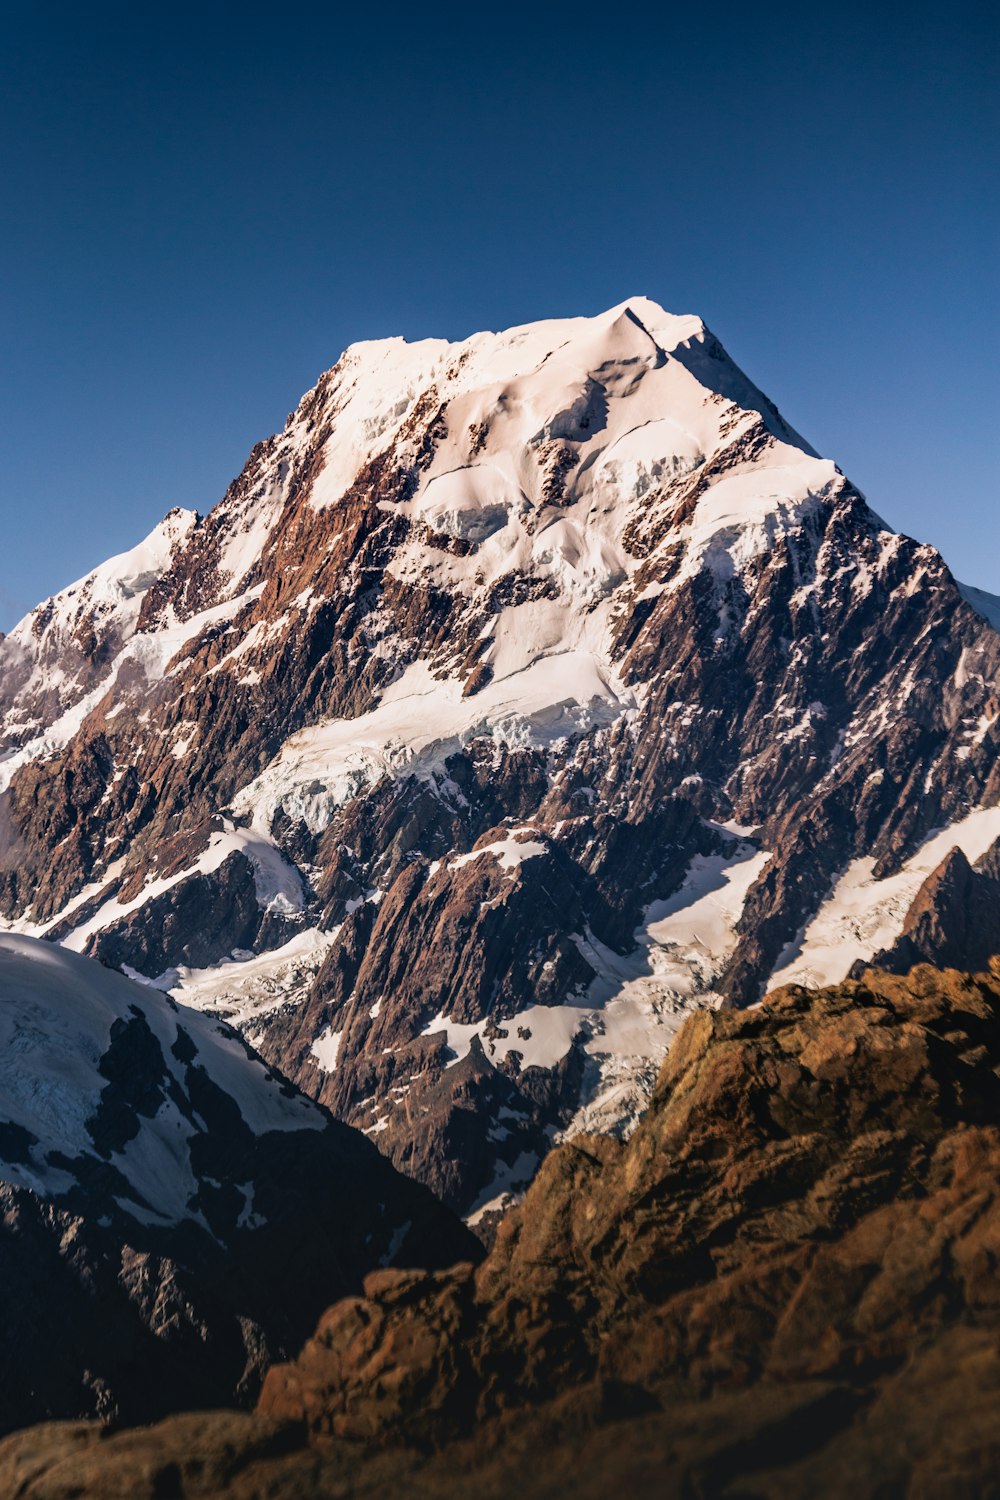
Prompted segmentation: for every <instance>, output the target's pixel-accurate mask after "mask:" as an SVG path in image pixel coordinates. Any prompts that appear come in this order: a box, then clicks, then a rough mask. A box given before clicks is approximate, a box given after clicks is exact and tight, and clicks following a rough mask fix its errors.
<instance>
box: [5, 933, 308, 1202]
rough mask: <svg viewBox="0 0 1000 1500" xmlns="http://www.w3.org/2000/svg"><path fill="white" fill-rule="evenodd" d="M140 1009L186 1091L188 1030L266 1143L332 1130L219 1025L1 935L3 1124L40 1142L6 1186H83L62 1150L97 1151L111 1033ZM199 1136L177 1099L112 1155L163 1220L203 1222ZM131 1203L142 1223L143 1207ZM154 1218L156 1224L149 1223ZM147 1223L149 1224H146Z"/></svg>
mask: <svg viewBox="0 0 1000 1500" xmlns="http://www.w3.org/2000/svg"><path fill="white" fill-rule="evenodd" d="M135 1012H139V1013H140V1014H141V1015H142V1016H143V1017H144V1018H145V1021H146V1023H147V1024H148V1026H149V1028H150V1030H151V1031H152V1032H153V1034H154V1036H155V1037H156V1038H157V1040H158V1041H159V1043H160V1047H161V1050H162V1053H163V1057H164V1060H165V1063H166V1066H167V1067H168V1068H169V1069H170V1070H171V1071H172V1072H173V1074H174V1076H175V1077H176V1078H177V1080H178V1083H179V1084H180V1085H181V1086H182V1087H183V1081H184V1071H183V1067H182V1065H181V1064H180V1063H179V1062H178V1060H177V1059H176V1058H175V1057H174V1054H173V1053H172V1051H171V1048H172V1047H173V1046H174V1044H175V1042H176V1040H177V1035H178V1028H179V1027H180V1026H183V1028H184V1030H185V1031H186V1032H187V1033H188V1035H189V1037H190V1038H191V1040H192V1041H193V1043H194V1045H195V1048H196V1053H197V1062H198V1064H199V1065H200V1066H202V1067H204V1069H205V1071H206V1072H207V1073H208V1075H209V1077H210V1078H211V1079H212V1080H213V1081H214V1082H215V1083H216V1084H217V1085H218V1086H219V1087H220V1088H222V1089H223V1090H224V1091H225V1092H226V1093H227V1094H229V1095H230V1096H231V1097H232V1098H233V1099H234V1100H235V1101H236V1103H237V1105H238V1107H239V1110H240V1113H241V1114H242V1116H243V1118H244V1120H245V1121H246V1123H247V1125H248V1126H249V1127H250V1129H251V1130H252V1131H253V1132H254V1133H255V1134H257V1135H260V1134H263V1133H265V1132H267V1131H272V1130H280V1131H287V1130H299V1129H317V1130H320V1129H323V1127H324V1116H323V1115H322V1113H321V1111H319V1110H318V1109H317V1108H316V1107H315V1106H314V1105H312V1104H311V1103H310V1102H309V1101H308V1100H306V1099H304V1098H302V1097H301V1096H298V1095H294V1096H291V1097H289V1096H286V1095H285V1094H284V1093H283V1092H282V1089H281V1087H280V1086H279V1084H278V1083H277V1082H272V1081H271V1080H270V1079H269V1076H268V1074H267V1071H266V1069H265V1068H264V1066H263V1064H262V1063H260V1062H259V1061H257V1060H256V1059H253V1058H251V1057H250V1056H249V1055H248V1054H247V1052H246V1050H245V1048H244V1047H243V1045H242V1043H241V1042H240V1041H238V1040H237V1039H236V1038H234V1037H233V1036H231V1035H229V1034H227V1033H226V1032H225V1031H224V1030H223V1029H222V1028H220V1027H219V1026H218V1025H217V1024H216V1023H214V1022H212V1021H210V1020H208V1019H206V1018H205V1017H203V1016H200V1015H199V1014H198V1013H197V1012H196V1011H190V1010H187V1009H185V1008H177V1009H172V1008H171V1006H170V1004H169V1003H168V1002H167V1001H166V1000H165V999H164V998H163V997H162V996H161V995H159V994H157V993H156V992H155V991H153V990H151V989H150V988H149V987H148V986H144V985H138V984H134V983H133V982H132V981H131V980H129V979H126V978H124V977H123V976H122V975H120V974H116V973H114V972H113V971H112V970H109V969H105V968H103V967H102V966H101V965H100V964H98V963H95V962H93V961H92V960H90V959H86V958H81V957H79V956H78V955H76V954H73V953H68V952H67V951H66V950H65V949H64V948H59V947H56V946H54V945H52V944H49V943H46V942H41V941H39V940H37V939H35V938H30V937H24V936H21V935H14V934H10V933H4V934H0V1115H2V1116H3V1118H4V1119H5V1120H7V1121H9V1122H12V1123H14V1124H16V1125H19V1126H22V1127H23V1128H24V1129H25V1130H28V1131H30V1132H31V1133H32V1135H34V1136H35V1137H37V1144H36V1145H33V1146H32V1147H31V1151H30V1156H31V1164H30V1165H28V1166H25V1165H21V1164H19V1163H17V1162H3V1161H0V1178H2V1179H3V1180H5V1181H7V1182H11V1183H13V1184H15V1185H17V1186H24V1187H30V1188H31V1189H32V1190H33V1191H35V1192H39V1193H41V1194H43V1195H47V1196H51V1195H54V1194H58V1193H61V1192H64V1191H66V1189H67V1188H68V1187H70V1186H71V1185H72V1182H73V1177H72V1174H71V1172H70V1171H69V1170H68V1169H66V1168H64V1167H53V1166H51V1165H50V1164H49V1162H48V1160H47V1158H48V1157H49V1156H50V1155H52V1154H53V1153H64V1154H65V1155H66V1156H67V1157H69V1158H73V1157H76V1156H77V1155H78V1154H79V1153H80V1152H81V1151H85V1150H87V1149H88V1148H89V1141H90V1137H89V1133H88V1131H87V1121H88V1120H89V1119H90V1118H91V1117H92V1116H93V1115H94V1113H95V1111H96V1109H97V1106H98V1102H99V1099H100V1096H101V1093H102V1091H103V1090H104V1088H105V1087H106V1085H107V1079H106V1078H104V1077H103V1075H102V1074H101V1073H100V1072H99V1065H100V1061H101V1057H102V1056H103V1054H104V1053H105V1052H106V1051H107V1049H108V1046H109V1044H110V1037H111V1028H112V1026H113V1024H114V1023H115V1022H116V1021H118V1020H128V1019H130V1017H131V1016H132V1015H133V1014H134V1013H135ZM194 1133H195V1127H193V1126H192V1124H191V1122H190V1120H189V1119H188V1118H187V1117H186V1116H184V1115H183V1114H181V1113H180V1111H179V1110H178V1109H177V1107H176V1105H175V1104H173V1102H172V1101H169V1100H168V1101H167V1102H165V1103H164V1104H162V1105H161V1107H160V1110H159V1112H158V1113H157V1114H156V1116H155V1117H154V1118H153V1119H151V1120H142V1122H141V1128H140V1130H139V1133H138V1135H137V1136H136V1137H134V1138H133V1139H132V1140H130V1141H129V1142H128V1143H127V1145H126V1146H125V1148H124V1149H123V1150H121V1151H119V1152H116V1153H114V1154H113V1155H112V1157H111V1164H112V1165H113V1166H115V1167H116V1168H117V1169H118V1170H119V1171H120V1172H122V1173H123V1175H124V1176H125V1178H126V1179H127V1180H128V1182H129V1183H130V1184H131V1185H132V1187H133V1188H134V1189H135V1191H136V1193H137V1194H138V1195H139V1196H140V1197H141V1198H143V1199H145V1200H146V1202H147V1203H148V1204H150V1205H152V1207H153V1209H154V1210H155V1216H154V1217H155V1221H156V1222H165V1221H177V1220H179V1219H182V1218H185V1217H189V1218H196V1217H197V1215H196V1214H195V1213H193V1212H192V1210H191V1209H190V1208H189V1207H188V1200H189V1199H190V1198H191V1196H192V1195H193V1194H194V1193H195V1192H196V1191H197V1188H198V1183H197V1180H196V1179H195V1177H194V1174H193V1172H192V1169H191V1165H190V1157H189V1143H190V1140H191V1137H192V1135H193V1134H194ZM120 1201H121V1205H122V1207H123V1208H126V1209H128V1211H129V1212H130V1213H133V1214H134V1215H135V1216H136V1217H141V1216H142V1214H143V1212H144V1211H143V1210H142V1209H141V1208H140V1207H139V1206H138V1205H137V1204H136V1203H134V1202H133V1201H132V1200H131V1199H127V1198H122V1199H121V1200H120ZM147 1218H148V1216H147ZM144 1222H146V1220H144Z"/></svg>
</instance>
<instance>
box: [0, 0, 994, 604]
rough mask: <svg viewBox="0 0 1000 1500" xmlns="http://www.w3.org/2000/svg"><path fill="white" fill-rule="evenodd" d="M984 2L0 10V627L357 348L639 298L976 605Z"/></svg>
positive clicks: (984, 573) (990, 407) (988, 503)
mask: <svg viewBox="0 0 1000 1500" xmlns="http://www.w3.org/2000/svg"><path fill="white" fill-rule="evenodd" d="M995 15H996V12H995V7H994V6H993V5H992V4H989V5H988V4H986V3H985V0H983V3H979V4H970V3H968V0H955V3H952V4H949V5H934V6H931V5H927V4H924V3H922V0H913V3H911V4H907V5H899V6H896V5H894V4H891V3H888V4H887V3H880V0H869V3H867V4H864V5H861V4H853V3H845V4H841V5H837V6H833V5H827V6H823V7H820V6H815V5H809V4H805V3H802V0H799V3H796V4H795V5H791V4H783V3H775V4H770V5H748V4H746V3H743V4H739V5H736V4H729V3H727V0H720V3H717V4H714V5H711V6H709V5H700V6H696V5H694V4H692V3H691V0H688V3H686V4H684V5H682V6H681V5H672V4H670V3H669V0H666V3H661V4H658V5H649V6H643V5H638V6H637V5H632V6H624V5H617V6H616V5H612V4H609V3H607V0H605V3H602V4H600V5H597V4H590V3H588V0H577V3H575V4H572V5H569V4H562V5H552V6H544V5H543V6H526V5H525V6H522V5H520V4H517V3H509V4H506V5H505V6H503V7H496V8H491V7H483V6H476V5H468V4H466V5H463V6H460V7H459V6H435V5H430V6H414V5H407V6H403V5H396V4H394V3H388V0H385V3H379V4H368V5H364V4H361V5H352V6H349V7H348V6H340V5H337V4H332V3H331V4H314V3H311V0H296V3H293V4H285V5H279V4H273V3H272V4H268V5H262V4H255V3H253V0H247V3H245V4H242V5H236V4H225V5H223V4H218V3H214V0H203V3H201V4H198V5H191V4H188V3H186V0H170V3H169V4H165V3H161V4H155V3H154V4H152V5H149V6H145V7H140V6H137V5H135V4H133V3H130V4H128V5H119V4H114V3H102V0H92V3H91V4H88V5H80V4H79V3H76V0H74V3H72V4H61V3H46V0H37V3H34V4H32V5H24V6H14V5H10V6H6V7H4V16H3V40H2V50H0V193H2V196H0V202H2V204H3V228H2V234H0V339H2V350H0V353H2V359H0V445H2V446H0V629H4V628H9V627H10V625H11V624H12V623H13V622H14V620H15V619H16V618H17V617H18V616H19V615H20V614H22V613H23V612H24V611H25V610H27V609H28V608H29V607H30V606H31V605H33V604H34V603H36V602H37V601H38V600H39V599H41V598H42V597H44V596H45V595H46V594H47V593H50V592H52V591H53V590H54V589H55V588H57V587H60V586H61V585H63V584H65V583H67V582H69V581H70V580H71V579H72V578H74V577H75V576H77V575H79V574H81V573H83V572H85V571H86V570H87V569H88V568H90V567H91V566H93V565H94V564H95V563H97V562H98V561H100V560H101V559H102V558H103V557H105V556H107V555H108V554H109V553H111V552H114V551H119V550H121V549H122V548H124V547H126V546H128V545H131V544H132V543H133V542H134V541H136V540H138V539H139V538H140V537H141V536H142V535H144V534H145V532H147V531H148V530H149V529H150V528H151V527H152V526H153V525H154V524H155V523H156V521H157V520H158V519H159V517H160V516H161V515H162V513H163V512H164V511H165V510H167V509H169V507H170V506H171V505H174V504H184V505H190V506H194V507H197V508H198V509H200V510H207V509H208V508H209V507H210V506H211V505H212V504H213V503H214V502H215V501H216V500H217V499H218V498H219V497H220V496H221V494H222V492H223V490H224V489H225V486H226V484H227V483H228V481H229V480H230V479H231V478H232V477H233V475H235V474H236V473H237V472H238V471H239V469H240V468H241V467H242V464H243V460H244V458H245V456H246V454H247V452H248V451H249V449H250V447H251V446H252V445H253V443H254V442H255V441H256V440H257V439H259V438H260V437H263V436H266V435H267V434H268V433H270V432H272V431H273V430H275V428H278V427H280V426H281V425H282V423H283V422H284V419H285V416H286V414H287V412H288V411H289V410H290V409H291V408H293V407H294V406H295V404H296V402H297V400H298V397H299V395H300V394H301V392H302V391H303V390H305V389H306V388H308V387H309V386H310V385H312V384H313V382H314V380H315V378H316V376H317V375H318V374H319V373H320V371H321V370H323V369H325V368H326V367H327V366H329V365H331V364H332V363H333V362H334V361H335V360H336V358H337V356H338V355H339V353H340V351H341V349H342V348H343V347H344V346H345V345H346V344H347V343H350V342H351V341H352V340H354V339H358V338H370V337H378V336H382V335H387V334H403V335H404V336H406V337H408V338H418V337H422V336H425V335H428V334H434V335H443V336H447V337H456V338H457V337H462V336H464V335H466V334H468V333H471V332H473V331H474V330H476V329H480V328H496V327H503V326H506V325H509V324H511V323H516V322H524V321H527V320H529V319H532V318H536V317H552V316H560V315H566V314H572V313H593V312H597V311H600V310H602V309H603V308H605V307H608V306H611V305H612V304H614V303H616V302H619V301H621V300H622V299H623V298H625V297H626V296H630V295H633V294H636V293H643V294H646V295H648V296H651V297H653V298H654V299H655V300H657V301H658V302H661V303H662V304H663V305H664V306H665V307H667V308H668V309H669V310H671V311H673V312H682V313H683V312H698V313H700V314H701V315H702V316H703V317H704V318H705V319H706V321H707V322H708V323H709V324H710V325H711V326H712V327H713V329H714V330H715V332H716V333H717V334H718V335H719V337H720V338H721V339H722V341H723V343H724V344H725V345H726V346H727V348H728V349H729V351H730V353H731V354H732V355H733V357H734V358H735V359H736V360H737V361H738V362H739V363H741V364H742V365H743V366H744V368H746V370H747V371H748V373H749V374H750V375H751V376H752V377H753V378H754V379H755V380H756V381H757V383H758V384H759V385H761V386H762V387H763V388H764V390H766V391H767V393H768V394H769V395H770V396H771V397H772V398H773V399H774V400H776V401H777V402H778V404H779V405H780V407H781V409H782V411H783V412H784V413H785V414H786V416H787V417H788V418H789V420H790V421H791V422H792V423H793V424H794V425H795V426H797V427H798V428H799V429H800V431H802V432H803V433H804V434H805V435H806V436H807V437H808V438H809V440H810V441H811V442H812V443H813V444H814V445H815V446H816V447H817V448H819V449H820V450H821V451H823V452H824V453H827V454H829V455H831V456H833V457H834V458H836V459H837V460H838V462H839V463H840V465H841V467H842V468H843V469H844V470H845V471H846V472H847V473H848V474H849V475H850V476H851V478H852V479H854V481H855V482H856V483H857V484H858V485H860V487H861V488H862V489H863V490H864V491H865V492H866V494H867V495H868V497H869V499H870V500H871V502H872V504H873V505H874V506H875V508H876V510H878V511H879V512H880V513H881V514H882V515H883V516H885V517H886V519H887V520H889V521H890V522H891V523H892V524H893V525H895V526H897V527H900V528H902V529H904V530H907V531H910V532H911V533H913V534H915V535H917V536H919V537H921V538H923V539H927V540H930V541H933V542H934V543H936V544H937V545H938V546H940V547H941V549H942V550H943V551H944V553H945V556H946V557H947V558H948V560H949V562H950V563H951V564H952V566H953V568H954V569H955V571H956V572H957V573H958V575H959V576H960V577H962V578H963V579H965V580H967V581H969V582H972V583H977V584H979V585H981V586H983V587H987V588H993V589H994V590H997V591H1000V494H998V484H997V472H998V458H1000V454H998V439H997V432H998V428H1000V422H998V405H1000V403H998V396H1000V382H998V374H997V349H998V332H1000V329H998V322H1000V317H998V298H997V285H996V283H997V269H998V249H1000V198H998V193H1000V188H998V181H1000V162H998V151H997V143H998V137H1000V130H998V126H1000V115H998V108H997V99H998V97H1000V88H998V83H1000V79H998V70H997V21H996V19H995Z"/></svg>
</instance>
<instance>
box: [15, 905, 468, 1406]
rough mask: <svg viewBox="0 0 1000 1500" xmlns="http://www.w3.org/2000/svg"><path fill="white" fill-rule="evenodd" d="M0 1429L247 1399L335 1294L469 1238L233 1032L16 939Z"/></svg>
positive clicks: (445, 1253)
mask: <svg viewBox="0 0 1000 1500" xmlns="http://www.w3.org/2000/svg"><path fill="white" fill-rule="evenodd" d="M0 1212H2V1217H3V1233H2V1234H0V1272H2V1275H0V1285H2V1289H3V1290H2V1314H3V1315H2V1318H0V1361H2V1366H3V1369H4V1370H5V1371H12V1370H16V1371H17V1379H16V1380H13V1379H10V1380H8V1379H6V1378H5V1379H4V1380H3V1381H2V1382H0V1430H3V1431H6V1430H8V1429H9V1428H11V1427H13V1426H16V1425H19V1424H21V1423H24V1422H26V1421H31V1420H36V1421H37V1420H40V1419H41V1418H43V1417H46V1416H50V1415H61V1416H67V1417H69V1416H78V1415H81V1414H87V1413H92V1414H101V1415H104V1416H111V1415H113V1414H115V1413H117V1414H119V1415H122V1416H125V1417H127V1418H129V1419H131V1420H148V1419H149V1418H150V1417H152V1416H155V1415H158V1414H162V1413H163V1412H165V1411H169V1410H171V1409H173V1408H176V1407H177V1406H178V1405H180V1404H185V1405H186V1404H188V1403H189V1402H190V1401H191V1399H192V1396H193V1398H194V1400H195V1402H196V1404H199V1405H204V1404H212V1405H215V1404H219V1403H220V1402H229V1401H232V1400H233V1399H234V1397H238V1396H243V1397H244V1398H245V1397H252V1396H253V1394H254V1392H255V1389H256V1387H257V1386H258V1385H259V1382H260V1378H261V1377H262V1375H263V1373H264V1371H265V1370H266V1368H267V1366H268V1364H269V1363H270V1361H271V1359H273V1358H274V1357H275V1356H276V1355H279V1354H281V1353H282V1352H283V1351H284V1352H293V1351H294V1350H295V1349H296V1348H297V1347H298V1344H299V1342H300V1341H301V1339H302V1338H303V1337H304V1335H305V1333H306V1332H307V1331H308V1329H309V1327H310V1324H311V1322H312V1320H313V1319H314V1318H315V1317H316V1314H317V1313H318V1311H320V1310H321V1309H322V1308H323V1307H324V1306H325V1304H326V1302H327V1301H328V1299H329V1297H330V1295H331V1292H332V1291H334V1290H337V1291H340V1292H344V1291H347V1292H351V1291H357V1290H358V1289H360V1285H361V1280H362V1276H363V1275H364V1273H365V1272H366V1271H368V1270H371V1269H373V1268H375V1267H378V1266H380V1265H385V1264H388V1263H390V1262H394V1261H395V1260H396V1259H397V1257H402V1258H403V1260H404V1261H405V1263H406V1264H407V1265H409V1264H411V1263H412V1262H413V1261H414V1260H415V1261H417V1262H420V1261H424V1262H426V1263H428V1264H432V1265H435V1264H445V1263H449V1262H450V1261H451V1260H452V1259H454V1258H455V1256H456V1255H462V1254H466V1255H467V1254H468V1253H469V1251H470V1249H474V1246H472V1245H470V1243H469V1241H470V1240H471V1236H467V1232H466V1231H464V1230H462V1228H461V1226H460V1225H459V1224H458V1223H457V1222H456V1221H454V1220H453V1219H452V1218H451V1216H450V1215H448V1214H447V1213H446V1211H444V1210H443V1209H442V1208H441V1207H440V1205H438V1204H436V1203H435V1202H434V1200H433V1198H432V1197H431V1195H430V1193H428V1192H426V1190H424V1189H421V1188H420V1187H418V1186H417V1184H415V1183H412V1182H409V1181H407V1180H406V1179H405V1178H402V1177H400V1176H399V1175H398V1174H397V1173H396V1172H394V1171H393V1170H392V1168H391V1166H390V1165H389V1163H388V1162H387V1161H386V1160H385V1159H384V1157H382V1156H381V1155H380V1154H379V1153H378V1152H377V1151H376V1150H375V1148H374V1147H373V1146H371V1145H370V1144H369V1143H368V1142H367V1141H366V1140H365V1139H364V1138H363V1137H362V1136H361V1135H360V1134H359V1133H358V1132H357V1131H353V1130H350V1129H348V1128H347V1127H345V1126H343V1125H340V1124H339V1123H338V1122H336V1121H334V1120H332V1119H331V1118H330V1116H329V1115H328V1114H327V1112H326V1111H325V1110H323V1109H322V1108H321V1107H320V1106H318V1105H316V1104H314V1103H313V1102H312V1101H310V1100H308V1099H306V1098H305V1097H303V1095H302V1094H300V1093H299V1092H298V1091H297V1090H296V1089H294V1088H293V1087H292V1086H291V1085H290V1084H289V1083H288V1082H287V1081H286V1080H284V1079H280V1078H278V1077H276V1076H275V1074H274V1073H273V1072H272V1071H271V1070H270V1069H269V1068H267V1067H266V1066H265V1065H264V1064H263V1063H262V1062H261V1060H260V1059H259V1058H257V1057H255V1056H254V1055H253V1054H252V1053H251V1052H250V1051H249V1049H248V1048H247V1046H246V1043H245V1042H244V1041H243V1040H242V1039H241V1038H240V1037H239V1035H238V1034H237V1033H235V1032H233V1031H232V1030H231V1029H230V1028H229V1027H227V1026H226V1025H224V1024H223V1023H221V1022H220V1021H218V1020H217V1019H214V1018H211V1017H208V1016H204V1015H201V1014H199V1013H198V1012H197V1011H192V1010H189V1009H187V1008H185V1007H181V1006H178V1005H177V1004H176V1003H174V1002H173V1001H172V1000H170V999H169V998H168V997H166V996H164V995H162V994H160V993H158V992H157V991H155V990H153V989H150V988H149V987H148V986H144V985H139V984H136V983H134V982H133V981H132V980H130V979H127V978H125V977H124V976H123V975H121V974H116V973H114V972H112V971H110V970H108V969H106V968H103V967H102V966H101V965H100V964H98V963H95V962H94V960H93V959H88V958H82V957H80V956H79V955H77V954H74V953H68V952H66V951H65V950H63V949H60V948H57V947H55V946H53V945H51V944H49V943H45V942H40V941H39V940H38V939H37V938H29V937H22V936H12V935H10V934H5V935H2V936H0Z"/></svg>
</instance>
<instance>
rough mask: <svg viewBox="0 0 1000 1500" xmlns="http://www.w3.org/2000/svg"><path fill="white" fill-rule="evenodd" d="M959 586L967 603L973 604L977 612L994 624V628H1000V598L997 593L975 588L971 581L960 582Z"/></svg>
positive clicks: (990, 623)
mask: <svg viewBox="0 0 1000 1500" xmlns="http://www.w3.org/2000/svg"><path fill="white" fill-rule="evenodd" d="M958 587H959V592H960V593H961V595H962V597H963V599H965V601H966V603H967V604H971V605H972V608H973V609H974V610H975V611H976V613H977V614H979V615H981V616H982V618H983V619H984V620H985V621H986V623H987V624H988V625H992V626H993V629H994V630H1000V598H998V597H997V595H996V594H988V593H987V592H986V590H985V589H976V588H973V587H972V585H971V584H970V583H960V584H959V585H958Z"/></svg>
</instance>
